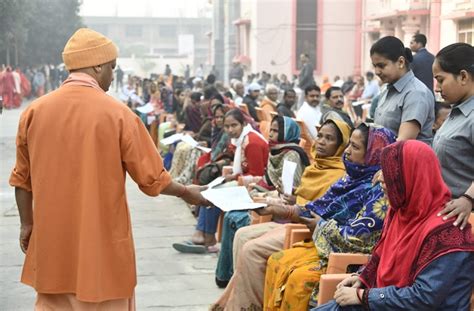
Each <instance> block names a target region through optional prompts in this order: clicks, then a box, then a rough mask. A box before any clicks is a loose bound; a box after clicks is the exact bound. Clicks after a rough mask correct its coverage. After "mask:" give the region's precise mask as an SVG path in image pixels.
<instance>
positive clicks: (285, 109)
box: [277, 89, 296, 118]
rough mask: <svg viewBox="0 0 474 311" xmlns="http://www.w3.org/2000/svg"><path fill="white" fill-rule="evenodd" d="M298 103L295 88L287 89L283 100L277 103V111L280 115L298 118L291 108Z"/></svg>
mask: <svg viewBox="0 0 474 311" xmlns="http://www.w3.org/2000/svg"><path fill="white" fill-rule="evenodd" d="M295 103H296V92H295V90H293V89H289V90H287V91H285V93H284V94H283V102H282V103H280V104H278V105H277V111H278V114H279V115H280V116H284V117H290V118H296V116H295V113H294V112H293V110H291V108H293V106H294V105H295Z"/></svg>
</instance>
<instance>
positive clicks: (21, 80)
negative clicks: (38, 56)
mask: <svg viewBox="0 0 474 311" xmlns="http://www.w3.org/2000/svg"><path fill="white" fill-rule="evenodd" d="M67 75H68V73H67V70H66V68H65V67H64V66H55V65H44V66H37V67H34V68H31V67H27V68H24V69H22V68H20V67H15V68H14V67H12V66H5V65H2V66H1V67H0V111H1V109H15V108H19V107H20V106H21V104H22V102H23V100H24V99H34V98H37V97H40V96H42V95H44V94H46V93H48V92H50V91H53V90H55V89H57V88H58V87H59V86H60V85H61V83H62V82H64V80H66V78H67Z"/></svg>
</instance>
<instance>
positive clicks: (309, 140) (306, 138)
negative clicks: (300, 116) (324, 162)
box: [296, 120, 314, 163]
mask: <svg viewBox="0 0 474 311" xmlns="http://www.w3.org/2000/svg"><path fill="white" fill-rule="evenodd" d="M296 123H297V124H298V126H299V127H300V132H301V139H304V141H305V144H304V146H302V148H303V149H304V151H305V152H306V154H307V155H308V157H309V160H310V161H311V163H313V161H314V159H313V157H312V156H311V148H312V147H313V138H312V137H311V135H310V134H309V132H308V128H307V127H306V125H305V124H304V122H303V121H301V120H296ZM300 146H301V144H300Z"/></svg>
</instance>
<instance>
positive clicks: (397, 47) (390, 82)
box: [370, 36, 435, 144]
mask: <svg viewBox="0 0 474 311" xmlns="http://www.w3.org/2000/svg"><path fill="white" fill-rule="evenodd" d="M370 58H371V59H372V64H373V66H374V71H375V74H376V75H377V76H378V77H379V78H380V79H381V80H382V82H383V83H386V85H385V87H384V88H383V90H382V92H381V94H380V100H379V103H378V107H377V109H376V110H375V116H374V122H375V123H376V124H378V125H381V126H383V127H385V128H388V129H390V130H391V131H392V132H394V133H395V135H397V136H398V137H397V140H399V141H400V140H408V139H417V140H421V141H423V142H425V143H427V144H431V142H432V139H433V133H432V127H433V122H434V103H435V101H434V96H433V93H432V92H431V91H430V90H429V89H428V88H427V87H426V85H425V84H424V83H423V82H421V81H420V80H418V79H417V78H416V77H415V75H414V74H413V71H411V70H410V62H411V61H412V60H413V55H412V54H411V50H410V49H408V48H406V47H404V45H403V43H402V41H400V40H399V39H398V38H395V37H392V36H388V37H384V38H382V39H380V40H378V41H377V42H375V43H374V45H372V47H371V49H370Z"/></svg>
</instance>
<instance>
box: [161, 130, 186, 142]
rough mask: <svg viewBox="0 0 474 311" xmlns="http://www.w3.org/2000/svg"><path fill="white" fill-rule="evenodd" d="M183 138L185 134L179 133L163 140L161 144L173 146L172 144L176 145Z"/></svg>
mask: <svg viewBox="0 0 474 311" xmlns="http://www.w3.org/2000/svg"><path fill="white" fill-rule="evenodd" d="M181 138H183V134H181V133H177V134H174V135H171V136H169V137H166V138H163V139H162V140H160V144H163V145H171V144H174V143H175V142H177V141H180V140H181Z"/></svg>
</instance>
